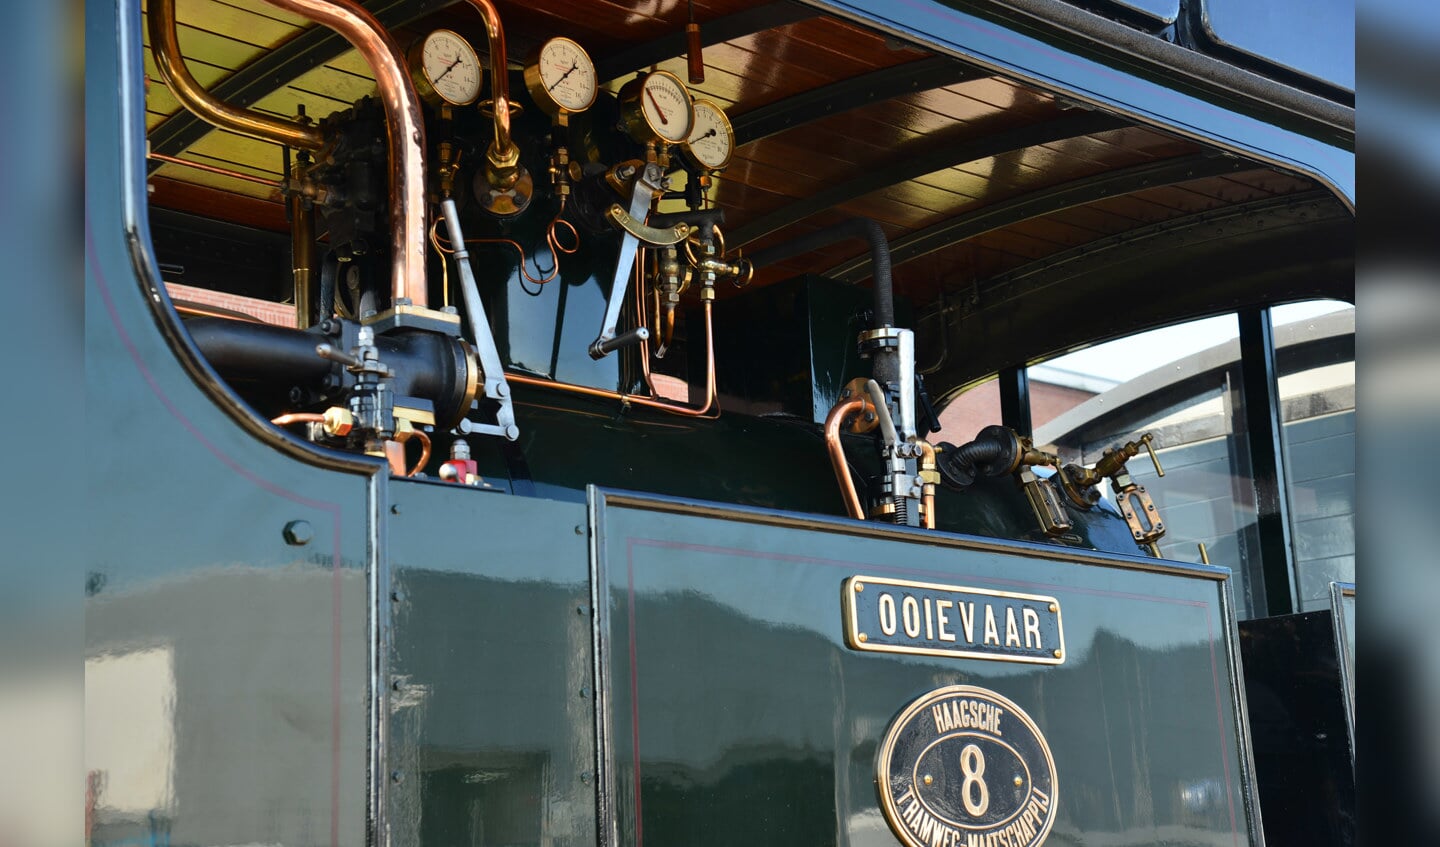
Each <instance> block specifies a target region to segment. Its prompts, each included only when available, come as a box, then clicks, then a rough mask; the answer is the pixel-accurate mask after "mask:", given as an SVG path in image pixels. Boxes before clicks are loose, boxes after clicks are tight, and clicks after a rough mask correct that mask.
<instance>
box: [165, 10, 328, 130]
mask: <svg viewBox="0 0 1440 847" xmlns="http://www.w3.org/2000/svg"><path fill="white" fill-rule="evenodd" d="M146 14H147V15H148V17H149V18H150V49H151V52H152V53H154V54H155V68H156V69H157V70H159V71H160V76H162V77H164V79H165V85H166V86H167V87H168V88H169V89H170V93H171V94H174V95H175V99H176V100H179V101H180V105H182V106H184V107H185V108H186V109H189V110H190V111H192V112H194V113H195V114H196V115H199V116H200V117H201V118H202V119H203V120H205V121H206V122H207V123H211V124H214V125H215V126H218V127H220V128H221V129H228V130H230V131H231V132H238V133H239V134H241V135H247V136H250V137H251V138H259V139H261V140H263V141H273V142H275V143H276V144H288V145H289V146H291V147H299V148H301V149H303V150H319V149H320V148H322V147H324V146H325V139H324V137H323V136H322V135H321V134H320V128H319V127H314V126H307V125H305V124H301V123H296V122H295V121H292V120H288V119H286V118H277V117H273V116H271V115H266V114H264V113H261V112H256V111H254V110H252V109H245V108H242V107H239V106H232V105H230V104H229V103H226V102H225V101H224V100H221V99H219V98H218V97H215V96H214V95H212V94H211V93H210V92H209V91H206V90H205V86H203V85H201V84H200V83H199V82H198V81H197V80H196V79H195V77H193V76H191V75H190V69H189V68H187V67H186V66H185V58H184V57H183V56H181V55H180V38H179V36H177V35H176V33H175V0H153V2H151V3H150V7H149V10H148V12H147V13H146Z"/></svg>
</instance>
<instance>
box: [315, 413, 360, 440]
mask: <svg viewBox="0 0 1440 847" xmlns="http://www.w3.org/2000/svg"><path fill="white" fill-rule="evenodd" d="M321 426H323V427H324V428H325V434H326V435H329V436H331V437H333V438H344V437H345V436H347V435H349V434H350V430H352V429H354V428H355V416H354V415H353V414H351V412H350V410H349V409H347V408H345V407H344V406H331V407H330V408H328V409H326V410H325V419H324V420H323V421H322V422H321Z"/></svg>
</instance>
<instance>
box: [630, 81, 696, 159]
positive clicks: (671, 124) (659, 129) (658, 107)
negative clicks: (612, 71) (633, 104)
mask: <svg viewBox="0 0 1440 847" xmlns="http://www.w3.org/2000/svg"><path fill="white" fill-rule="evenodd" d="M640 113H641V114H642V115H644V116H645V123H647V124H649V125H650V130H651V131H652V132H654V133H655V135H657V136H659V138H660V140H661V141H666V142H669V143H671V144H679V143H681V142H682V141H684V140H685V139H687V138H689V137H690V126H691V124H692V123H694V120H695V111H694V109H693V107H692V106H691V105H690V92H689V90H687V89H686V88H685V83H683V82H681V81H680V78H679V77H677V76H675V75H674V74H672V73H669V72H668V71H656V72H654V73H652V74H650V75H649V76H647V77H645V80H644V81H643V82H642V83H640Z"/></svg>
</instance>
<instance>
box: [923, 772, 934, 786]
mask: <svg viewBox="0 0 1440 847" xmlns="http://www.w3.org/2000/svg"><path fill="white" fill-rule="evenodd" d="M924 781H925V784H926V785H933V784H934V783H935V777H933V776H931V775H930V774H928V773H927V774H925V777H924Z"/></svg>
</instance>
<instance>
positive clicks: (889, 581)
mask: <svg viewBox="0 0 1440 847" xmlns="http://www.w3.org/2000/svg"><path fill="white" fill-rule="evenodd" d="M856 582H862V583H863V584H865V585H872V584H873V585H893V586H898V587H904V588H927V589H934V590H938V591H955V592H964V593H966V594H984V595H986V596H987V597H1005V598H1009V599H1023V600H1042V601H1046V602H1048V603H1050V604H1051V605H1053V606H1054V607H1055V627H1056V630H1057V632H1058V634H1059V636H1060V639H1059V640H1060V647H1059V650H1060V656H1059V658H1055V657H1053V656H1052V657H1037V656H1013V655H1006V654H996V653H976V652H973V651H969V650H942V649H939V648H935V647H907V646H905V645H902V644H872V643H870V642H869V641H861V640H860V638H859V632H860V619H859V609H858V608H857V607H856V605H855V593H856V592H855V590H854V585H855V583H856ZM841 591H843V592H844V596H843V597H842V598H841V599H842V602H843V603H844V623H845V645H846V646H847V647H849V648H850V649H852V650H856V651H859V652H862V653H899V654H902V655H906V656H937V657H941V658H946V659H979V660H981V661H990V662H1014V663H1016V664H1024V665H1063V664H1065V659H1067V658H1068V654H1066V652H1065V626H1064V622H1063V621H1062V620H1061V617H1060V601H1059V599H1057V598H1055V597H1049V596H1046V595H1043V594H1022V593H1020V592H1017V591H997V590H994V589H989V588H970V587H968V586H963V585H943V584H941V583H938V582H917V581H915V580H909V579H895V578H892V577H878V576H865V575H863V574H856V575H855V576H851V577H847V578H846V579H845V582H844V583H843V588H842V589H841Z"/></svg>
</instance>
